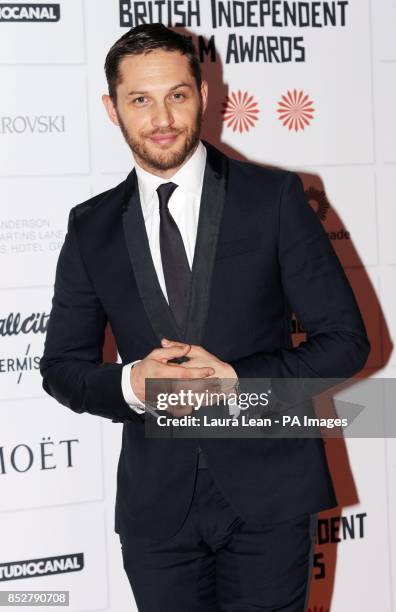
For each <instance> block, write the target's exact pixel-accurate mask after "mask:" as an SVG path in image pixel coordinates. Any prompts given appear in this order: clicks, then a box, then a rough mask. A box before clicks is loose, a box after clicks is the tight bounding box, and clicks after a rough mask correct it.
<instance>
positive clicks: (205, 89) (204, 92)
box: [201, 81, 208, 113]
mask: <svg viewBox="0 0 396 612" xmlns="http://www.w3.org/2000/svg"><path fill="white" fill-rule="evenodd" d="M201 98H202V112H203V113H204V112H205V110H206V107H207V105H208V82H207V81H202V83H201Z"/></svg>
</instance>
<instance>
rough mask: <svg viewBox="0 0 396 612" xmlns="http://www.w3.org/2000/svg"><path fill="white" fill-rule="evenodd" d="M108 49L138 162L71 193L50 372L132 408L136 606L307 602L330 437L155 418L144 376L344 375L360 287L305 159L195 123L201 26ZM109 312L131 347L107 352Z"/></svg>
mask: <svg viewBox="0 0 396 612" xmlns="http://www.w3.org/2000/svg"><path fill="white" fill-rule="evenodd" d="M105 69H106V76H107V80H108V86H109V94H108V95H104V96H103V102H104V105H105V107H106V110H107V113H108V115H109V117H110V119H111V121H112V122H113V123H114V124H116V125H117V126H119V127H120V129H121V131H122V134H123V136H124V138H125V140H126V142H127V143H128V145H129V147H130V148H131V151H132V153H133V158H134V163H135V168H134V169H133V170H132V171H131V172H130V174H129V175H128V177H127V179H126V180H125V181H123V182H122V183H121V184H120V185H118V186H117V187H115V188H113V189H110V190H109V191H107V192H105V193H102V194H100V195H98V196H96V197H94V198H92V199H90V200H88V201H87V202H84V203H82V204H80V205H78V206H75V207H74V208H73V209H72V210H71V213H70V217H69V225H68V233H67V236H66V239H65V243H64V245H63V248H62V251H61V254H60V257H59V261H58V266H57V273H56V282H55V292H54V299H53V308H52V312H51V316H50V320H49V327H48V332H47V338H46V345H45V352H44V356H43V358H42V360H41V372H42V375H43V379H44V380H43V386H44V388H45V390H46V391H47V392H48V393H50V394H51V395H52V396H53V397H55V398H56V399H57V400H58V401H59V402H61V403H62V404H64V405H66V406H68V407H70V408H71V409H72V410H74V411H75V412H78V413H81V412H90V413H92V414H95V415H100V416H103V417H106V418H110V419H112V420H113V421H114V422H123V423H124V425H123V439H122V449H121V454H120V459H119V465H118V477H117V498H116V514H115V530H116V532H118V533H119V535H120V539H121V543H122V554H123V560H124V567H125V570H126V572H127V575H128V578H129V580H130V584H131V587H132V590H133V593H134V596H135V599H136V602H137V605H138V608H139V610H142V611H143V612H151V611H154V610H156V611H157V610H161V611H162V610H164V611H168V610H171V611H172V612H178V611H183V612H185V610H190V611H191V612H192V611H194V612H198V611H200V612H204V611H205V612H209V611H215V610H222V611H227V612H228V611H229V612H230V611H231V610H232V611H233V612H236V611H239V612H249V611H250V610H268V611H270V610H271V611H272V610H273V611H275V610H280V609H282V610H284V611H288V612H292V611H293V612H297V611H298V612H300V611H302V610H305V609H306V605H307V600H308V593H309V581H310V572H311V567H312V554H313V546H314V538H315V529H316V515H317V512H319V511H321V510H324V509H326V508H331V507H334V506H336V505H337V500H336V497H335V493H334V490H333V486H332V482H331V478H330V475H329V471H328V467H327V463H326V458H325V452H324V447H323V441H322V440H321V439H319V438H318V439H308V438H300V439H271V438H267V439H243V438H227V437H224V438H203V437H202V438H199V439H196V438H190V437H177V438H165V437H164V438H159V437H158V438H154V437H149V436H146V435H145V420H146V419H148V418H149V417H150V418H151V415H150V414H148V413H146V414H145V406H144V402H145V381H146V379H176V380H180V381H181V382H182V383H184V384H189V382H190V383H193V382H194V381H195V382H197V381H198V383H199V384H201V383H202V384H203V385H205V384H209V382H210V381H211V380H212V381H215V380H219V379H220V380H223V379H227V380H235V383H236V384H237V379H238V381H239V384H240V385H241V387H243V385H244V380H245V379H250V378H251V379H261V378H267V377H270V378H271V377H274V378H278V377H279V378H282V377H292V378H303V377H306V378H309V377H327V378H328V377H334V378H335V377H342V378H346V377H350V376H352V375H353V374H355V373H356V372H358V371H359V370H360V369H361V368H362V367H363V365H364V363H365V361H366V358H367V355H368V352H369V343H368V340H367V336H366V332H365V328H364V325H363V322H362V319H361V316H360V313H359V309H358V307H357V304H356V301H355V299H354V296H353V292H352V290H351V288H350V286H349V284H348V281H347V279H346V277H345V274H344V272H343V270H342V267H341V265H340V263H339V261H338V259H337V257H336V255H335V253H334V251H333V249H332V246H331V244H330V242H329V241H328V238H327V236H326V234H325V232H324V230H323V228H322V226H321V224H320V222H319V221H318V219H317V217H316V215H315V213H314V212H313V211H312V209H311V208H310V206H309V204H308V203H307V202H306V200H305V197H304V191H303V188H302V184H301V181H300V179H299V178H298V176H297V175H296V174H295V173H293V172H288V171H285V170H279V169H263V168H261V167H259V166H257V165H254V164H250V163H243V162H239V161H236V160H233V159H230V158H228V157H226V156H225V155H223V154H222V153H221V152H220V151H219V150H217V149H216V148H214V147H213V146H212V145H210V144H209V143H207V142H202V141H200V127H201V121H202V117H203V114H204V112H205V109H206V106H207V98H208V86H207V83H206V82H205V81H202V80H201V74H200V66H199V62H198V60H197V56H196V54H195V51H194V47H193V45H192V43H191V41H190V39H189V38H186V37H183V36H181V35H179V34H177V33H174V32H172V31H171V30H168V29H167V28H165V27H164V26H162V25H160V24H152V25H142V26H138V27H136V28H134V29H132V30H130V31H128V32H127V33H126V34H125V35H124V36H122V37H121V38H120V39H119V40H118V41H117V42H116V43H115V44H114V45H113V47H112V48H111V49H110V51H109V53H108V55H107V58H106V65H105ZM292 312H294V313H296V315H297V317H298V319H299V321H300V322H301V323H302V324H303V325H304V327H305V329H306V330H307V333H308V340H307V341H306V342H304V343H302V344H301V345H300V346H299V347H297V348H293V347H292V344H291V340H290V320H291V313H292ZM107 321H109V322H110V324H111V327H112V331H113V334H114V338H115V341H116V343H117V348H118V351H119V354H120V357H121V360H122V363H116V364H101V358H102V346H103V338H104V329H105V325H106V323H107ZM206 409H207V410H210V406H209V407H206Z"/></svg>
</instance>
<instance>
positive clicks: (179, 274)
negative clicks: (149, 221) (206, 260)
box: [157, 183, 191, 334]
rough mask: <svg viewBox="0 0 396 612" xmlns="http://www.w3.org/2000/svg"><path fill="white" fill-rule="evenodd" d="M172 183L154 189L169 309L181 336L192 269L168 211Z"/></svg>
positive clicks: (173, 185) (173, 186)
mask: <svg viewBox="0 0 396 612" xmlns="http://www.w3.org/2000/svg"><path fill="white" fill-rule="evenodd" d="M176 187H177V185H175V183H163V184H162V185H160V186H159V187H158V189H157V193H158V198H159V213H160V250H161V259H162V268H163V271H164V277H165V285H166V292H167V294H168V301H169V307H170V309H171V311H172V313H173V316H174V318H175V320H176V323H177V325H178V327H179V329H180V332H181V333H182V334H183V331H184V325H185V322H186V316H187V306H188V297H189V289H190V279H191V270H190V266H189V263H188V259H187V254H186V250H185V248H184V244H183V239H182V237H181V234H180V231H179V228H178V227H177V225H176V223H175V220H174V219H173V217H172V215H171V214H170V212H169V209H168V202H169V198H170V197H171V195H172V193H173V192H174V190H175V189H176Z"/></svg>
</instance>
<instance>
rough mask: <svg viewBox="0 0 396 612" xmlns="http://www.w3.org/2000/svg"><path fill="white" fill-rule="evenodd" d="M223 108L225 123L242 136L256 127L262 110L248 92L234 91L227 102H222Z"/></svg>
mask: <svg viewBox="0 0 396 612" xmlns="http://www.w3.org/2000/svg"><path fill="white" fill-rule="evenodd" d="M222 106H223V110H222V111H221V114H222V115H223V121H224V123H225V124H226V126H227V127H230V128H232V130H233V131H234V132H236V131H238V132H239V133H240V134H242V132H248V131H249V130H250V128H253V127H255V125H256V123H255V122H256V121H257V120H258V113H259V112H260V109H259V108H258V104H257V102H256V101H255V99H254V97H253V96H251V95H250V94H249V93H248V92H247V91H244V92H241V90H239V91H238V92H235V91H233V92H232V93H231V94H230V95H229V96H227V98H226V101H225V102H222Z"/></svg>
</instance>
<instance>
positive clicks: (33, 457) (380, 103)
mask: <svg viewBox="0 0 396 612" xmlns="http://www.w3.org/2000/svg"><path fill="white" fill-rule="evenodd" d="M157 21H160V22H162V23H164V24H165V25H167V26H170V27H174V28H176V29H178V30H180V31H181V32H184V33H185V31H186V30H187V31H188V32H190V33H191V34H192V35H193V37H194V41H195V43H196V45H197V48H198V51H199V54H200V59H201V62H202V68H203V73H204V76H205V78H206V79H207V80H208V82H209V97H210V103H209V108H208V111H207V114H206V119H205V125H204V130H203V137H204V138H206V139H207V140H209V141H210V142H212V143H213V144H214V145H216V146H218V147H219V148H221V149H222V150H223V151H224V152H225V153H227V154H228V155H230V156H233V157H236V158H238V159H249V160H251V161H254V162H257V163H259V164H262V165H274V166H279V167H282V168H287V169H290V170H294V171H296V172H298V173H299V175H300V176H301V178H302V180H303V183H304V187H305V191H306V196H307V199H308V200H309V202H310V204H311V206H312V207H313V209H314V210H315V211H316V213H317V215H318V217H319V218H320V220H321V222H322V224H323V226H324V228H325V230H326V232H327V233H328V236H329V239H330V240H331V241H332V244H333V246H334V248H335V250H336V252H337V255H338V256H339V258H340V260H341V262H342V265H343V266H344V269H345V271H346V274H347V276H348V278H349V280H350V282H351V284H352V287H353V289H354V292H355V295H356V297H357V299H358V302H359V305H360V307H361V311H362V314H363V317H364V320H365V324H366V327H367V330H368V333H369V337H370V341H371V345H372V352H371V355H370V358H369V361H368V363H367V365H366V368H365V370H364V372H362V374H361V375H362V376H364V377H378V376H382V377H388V378H394V377H395V374H396V357H395V354H394V353H392V338H393V337H394V335H395V332H396V329H395V326H396V320H395V317H394V316H393V313H394V311H395V308H396V294H395V289H394V287H395V285H396V240H395V237H394V227H395V226H394V223H395V221H396V213H395V204H396V202H395V187H394V185H395V179H396V177H395V169H396V113H395V112H394V109H395V108H396V32H395V30H396V2H395V0H375V1H374V0H371V1H370V0H349V1H329V2H323V1H318V2H315V1H306V2H301V1H285V0H266V1H265V0H245V1H236V0H156V1H154V0H145V1H133V0H119V1H118V0H63V1H61V2H53V1H47V2H46V3H45V4H44V3H33V2H25V3H22V2H18V3H14V2H8V3H7V2H2V3H0V83H1V96H0V188H1V203H0V591H3V590H29V589H34V590H50V591H53V590H58V589H59V590H68V591H69V592H70V606H69V609H70V610H71V611H73V612H74V611H75V612H77V611H87V612H88V611H94V610H109V611H113V612H120V611H121V610H122V611H124V610H136V606H135V603H134V600H133V596H132V594H131V591H130V587H129V583H128V582H127V578H126V576H125V574H124V570H123V567H122V559H121V550H120V544H119V539H118V536H117V534H115V533H114V531H113V528H114V501H115V487H116V468H117V461H118V456H119V452H120V447H121V432H122V425H120V424H114V423H112V422H111V421H108V420H105V419H100V418H98V417H94V416H91V415H88V414H82V415H77V414H74V413H72V412H71V411H70V410H68V409H67V408H65V407H63V406H61V405H59V404H57V403H56V402H55V401H54V400H53V399H52V398H50V397H48V396H47V395H46V394H45V393H44V392H43V390H42V387H41V377H40V373H39V361H40V356H41V355H42V352H43V345H44V338H45V333H46V328H47V323H48V316H49V312H50V308H51V297H52V291H53V282H54V275H55V266H56V261H57V258H58V255H59V250H60V248H61V245H62V243H63V240H64V236H65V232H66V223H67V218H68V212H69V210H70V208H71V207H72V206H74V205H75V204H77V203H79V202H82V201H84V200H86V199H87V198H89V197H91V196H93V195H95V194H97V193H100V192H101V191H104V190H106V189H108V188H110V187H112V186H114V185H116V184H118V183H119V182H121V181H122V180H123V179H124V178H125V176H126V175H127V174H128V173H129V172H130V170H131V167H132V158H131V154H130V151H129V149H128V148H127V146H126V144H125V142H124V140H123V138H122V136H121V134H120V132H119V130H118V128H116V127H115V126H114V125H113V124H111V123H110V122H109V120H108V118H107V115H106V114H105V111H104V108H103V105H102V102H101V95H102V94H103V93H105V92H106V82H105V77H104V71H103V64H104V59H105V56H106V53H107V51H108V49H109V47H110V46H111V45H112V43H113V42H114V41H115V40H116V39H117V38H119V37H120V36H121V35H122V34H123V33H124V32H126V31H127V29H128V28H130V27H133V26H135V25H137V24H139V23H148V22H157ZM304 337H305V336H304V329H303V328H302V326H301V324H300V323H299V322H298V321H297V320H294V321H293V340H294V344H295V345H297V344H298V342H299V341H301V340H302V339H303V338H304ZM113 353H114V351H113ZM110 358H111V356H110ZM326 452H327V455H328V459H329V463H330V467H331V471H332V475H333V478H334V482H335V486H336V491H337V496H338V499H339V502H340V506H339V507H338V508H336V509H333V510H331V511H328V512H324V513H322V514H321V515H320V517H319V530H318V536H317V542H316V551H315V563H314V569H313V581H312V589H311V597H310V612H329V611H330V610H331V612H345V611H346V610H356V611H357V610H359V612H363V611H364V612H372V611H373V610H381V612H390V611H391V610H393V609H394V606H395V605H396V586H395V585H396V564H394V565H392V558H393V559H396V534H395V525H394V521H393V519H392V517H394V516H396V484H395V483H396V478H395V477H396V442H395V440H394V439H392V438H390V439H387V438H386V437H383V438H372V439H369V438H366V439H332V440H331V439H329V440H326ZM153 587H155V585H153ZM392 602H393V606H392ZM13 609H14V608H13ZM47 609H50V610H52V609H55V606H53V607H51V606H50V607H49V608H47Z"/></svg>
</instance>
